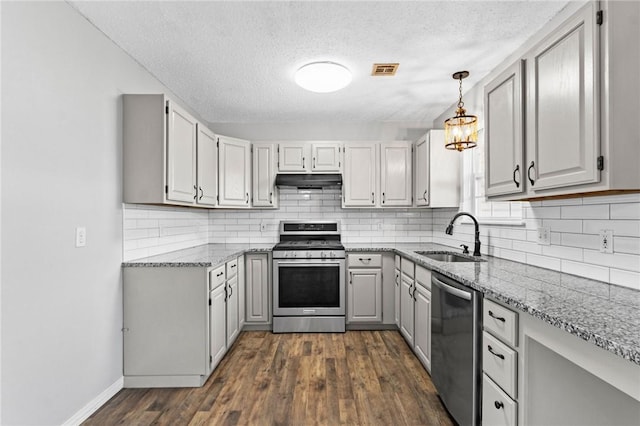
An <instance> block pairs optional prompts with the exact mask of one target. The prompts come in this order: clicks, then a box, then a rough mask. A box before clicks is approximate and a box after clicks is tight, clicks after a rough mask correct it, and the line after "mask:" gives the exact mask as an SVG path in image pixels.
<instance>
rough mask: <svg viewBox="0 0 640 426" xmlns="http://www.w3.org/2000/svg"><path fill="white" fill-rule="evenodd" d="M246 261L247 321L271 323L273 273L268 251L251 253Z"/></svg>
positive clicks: (250, 322) (251, 322) (246, 257)
mask: <svg viewBox="0 0 640 426" xmlns="http://www.w3.org/2000/svg"><path fill="white" fill-rule="evenodd" d="M245 262H246V283H245V285H246V321H247V323H249V324H270V323H271V315H270V311H271V273H270V268H269V264H270V263H269V254H268V253H250V254H247V255H246V256H245Z"/></svg>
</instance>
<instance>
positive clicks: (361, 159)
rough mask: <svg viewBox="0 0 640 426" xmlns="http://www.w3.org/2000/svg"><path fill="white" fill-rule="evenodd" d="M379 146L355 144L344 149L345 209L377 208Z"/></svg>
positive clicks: (343, 202) (343, 199)
mask: <svg viewBox="0 0 640 426" xmlns="http://www.w3.org/2000/svg"><path fill="white" fill-rule="evenodd" d="M377 147H378V145H377V144H373V143H354V144H348V145H346V146H345V148H344V162H345V166H344V172H343V173H342V176H343V177H344V182H343V186H342V205H343V207H375V206H376V200H377V197H376V194H377V192H378V191H377V189H376V170H377V161H376V158H377V155H376V154H377Z"/></svg>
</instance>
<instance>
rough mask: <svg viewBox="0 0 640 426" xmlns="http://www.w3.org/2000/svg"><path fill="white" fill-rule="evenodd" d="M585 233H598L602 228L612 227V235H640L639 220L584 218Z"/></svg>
mask: <svg viewBox="0 0 640 426" xmlns="http://www.w3.org/2000/svg"><path fill="white" fill-rule="evenodd" d="M583 227H584V231H583V232H584V233H585V234H596V235H597V234H599V233H600V230H602V229H612V230H613V235H615V236H622V237H640V220H585V221H584V225H583Z"/></svg>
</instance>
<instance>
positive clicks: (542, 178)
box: [524, 2, 600, 192]
mask: <svg viewBox="0 0 640 426" xmlns="http://www.w3.org/2000/svg"><path fill="white" fill-rule="evenodd" d="M596 7H597V2H590V3H589V4H588V5H587V6H586V7H584V8H582V9H581V10H580V11H579V12H578V13H576V14H575V15H574V16H573V17H571V18H570V19H568V20H567V21H566V22H565V24H563V25H562V27H560V28H559V29H558V30H557V31H555V32H553V33H552V34H551V35H549V36H548V37H547V38H546V39H545V40H543V41H542V42H541V43H540V44H539V45H538V46H537V47H536V48H534V49H533V51H532V52H531V53H530V54H529V55H527V57H526V61H527V73H526V75H527V76H526V78H527V91H528V92H527V100H528V104H527V164H525V167H526V168H527V170H526V171H525V174H524V175H525V177H528V178H530V179H531V181H530V186H529V190H530V191H533V192H536V191H540V190H543V189H549V188H558V187H565V186H570V185H576V184H584V183H590V182H598V181H599V179H600V173H599V171H598V169H597V159H598V156H599V155H600V154H599V153H600V142H599V122H600V120H599V111H598V110H599V108H598V105H599V95H598V93H599V85H598V79H599V75H598V74H599V72H598V70H599V67H598V57H599V54H598V40H599V31H598V28H599V26H598V25H597V24H596V23H595V15H596Z"/></svg>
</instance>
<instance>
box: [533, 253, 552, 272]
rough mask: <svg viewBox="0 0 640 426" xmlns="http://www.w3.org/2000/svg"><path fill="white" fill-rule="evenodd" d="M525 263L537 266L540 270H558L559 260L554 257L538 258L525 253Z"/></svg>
mask: <svg viewBox="0 0 640 426" xmlns="http://www.w3.org/2000/svg"><path fill="white" fill-rule="evenodd" d="M527 263H528V264H529V265H534V266H539V267H541V268H547V269H553V270H556V271H559V270H560V259H557V258H555V257H547V256H540V255H537V254H533V253H527Z"/></svg>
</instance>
